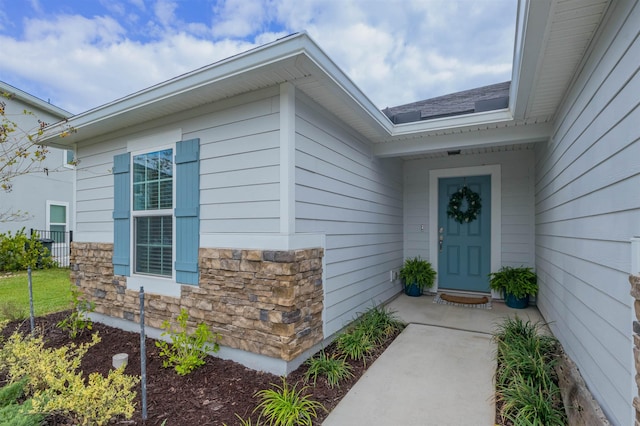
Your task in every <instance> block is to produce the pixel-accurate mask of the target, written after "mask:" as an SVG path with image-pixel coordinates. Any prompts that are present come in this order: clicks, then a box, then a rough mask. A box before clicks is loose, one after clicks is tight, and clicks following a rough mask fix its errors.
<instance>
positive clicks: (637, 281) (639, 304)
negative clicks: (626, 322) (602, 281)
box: [629, 275, 640, 426]
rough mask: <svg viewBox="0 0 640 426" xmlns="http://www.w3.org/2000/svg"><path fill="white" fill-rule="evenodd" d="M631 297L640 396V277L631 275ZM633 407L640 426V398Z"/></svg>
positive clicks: (634, 353)
mask: <svg viewBox="0 0 640 426" xmlns="http://www.w3.org/2000/svg"><path fill="white" fill-rule="evenodd" d="M629 282H630V283H631V296H633V298H634V299H635V302H634V305H633V306H634V309H635V313H636V320H635V321H633V359H634V360H635V365H636V384H637V385H638V393H639V394H640V276H636V275H630V276H629ZM633 406H634V407H635V409H636V422H635V424H636V426H640V398H638V396H636V397H635V398H633Z"/></svg>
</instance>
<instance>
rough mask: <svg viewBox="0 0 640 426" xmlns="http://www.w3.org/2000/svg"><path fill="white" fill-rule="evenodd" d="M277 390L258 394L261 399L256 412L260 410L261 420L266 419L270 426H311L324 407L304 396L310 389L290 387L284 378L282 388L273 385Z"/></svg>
mask: <svg viewBox="0 0 640 426" xmlns="http://www.w3.org/2000/svg"><path fill="white" fill-rule="evenodd" d="M272 385H273V386H274V387H275V389H264V390H261V391H258V392H256V396H257V397H259V398H260V399H261V402H260V404H258V406H257V407H256V410H260V415H259V417H258V421H260V420H259V419H260V418H262V417H265V418H266V419H267V421H268V422H269V424H270V425H275V426H294V425H305V426H311V425H312V424H313V419H315V418H317V417H318V410H319V409H323V410H325V411H326V409H325V408H324V406H323V405H322V404H321V403H319V402H318V401H314V400H312V399H310V398H309V396H307V395H304V392H305V391H306V390H307V389H308V387H306V386H305V387H303V388H302V389H300V390H297V389H296V385H294V386H293V387H290V386H289V385H288V384H287V381H286V379H285V378H282V386H278V385H275V384H272Z"/></svg>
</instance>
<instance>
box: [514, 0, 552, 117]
mask: <svg viewBox="0 0 640 426" xmlns="http://www.w3.org/2000/svg"><path fill="white" fill-rule="evenodd" d="M553 4H554V0H535V1H533V0H520V1H519V2H518V12H517V13H518V14H517V20H516V39H515V44H514V55H513V66H512V71H511V73H512V75H511V88H510V90H509V92H510V93H509V109H510V110H511V111H512V114H513V117H514V118H515V119H517V120H520V119H523V118H524V117H525V116H526V114H527V107H528V106H529V102H530V98H531V93H532V91H533V89H534V86H535V84H536V79H537V75H538V69H539V67H540V64H541V63H542V54H543V49H544V45H545V43H546V40H547V38H548V36H549V34H548V32H549V28H550V23H549V20H550V19H551V18H550V16H551V14H550V12H551V8H552V7H553Z"/></svg>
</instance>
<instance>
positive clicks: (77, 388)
mask: <svg viewBox="0 0 640 426" xmlns="http://www.w3.org/2000/svg"><path fill="white" fill-rule="evenodd" d="M99 341H100V338H99V337H98V335H97V334H94V335H93V338H92V341H91V342H89V343H84V344H81V345H74V344H71V345H69V346H63V347H61V348H57V349H52V348H45V347H44V341H43V339H42V337H40V336H37V337H34V336H30V335H27V336H23V335H21V334H19V333H17V332H15V333H14V334H12V335H11V337H9V339H7V341H6V342H5V343H4V346H3V347H2V348H0V372H2V373H3V374H5V375H6V376H7V378H8V379H9V381H10V382H16V381H22V380H25V383H24V385H23V390H24V392H25V395H26V396H27V397H28V398H30V399H28V400H27V402H28V405H29V407H30V408H28V407H27V403H25V404H21V406H22V407H21V408H20V409H19V410H18V411H19V412H25V413H36V414H43V415H48V414H52V413H60V414H63V415H67V416H70V417H72V418H74V420H75V421H77V422H78V423H79V424H83V425H88V424H90V425H104V424H107V423H108V422H109V421H110V420H111V419H112V418H113V417H115V416H119V415H123V416H124V417H126V418H128V419H130V418H131V416H132V415H133V411H134V407H135V403H134V399H135V395H136V394H135V391H133V390H132V388H133V387H134V386H135V385H136V384H137V383H138V381H139V379H138V378H137V377H135V376H128V375H126V374H124V369H123V368H119V369H117V370H111V371H110V372H109V374H108V376H107V377H104V376H102V375H101V374H99V373H91V374H90V375H89V377H88V379H85V377H84V375H83V373H82V371H80V363H81V361H82V357H83V356H84V355H85V354H86V353H87V351H88V350H89V348H90V347H91V346H93V345H95V344H97V343H98V342H99ZM11 405H12V404H9V406H11ZM11 409H12V410H14V412H16V411H15V410H17V409H18V408H17V407H11ZM0 424H5V423H0ZM10 424H13V423H10ZM16 424H18V423H16ZM24 424H30V423H24ZM36 424H40V423H36ZM74 424H77V423H74Z"/></svg>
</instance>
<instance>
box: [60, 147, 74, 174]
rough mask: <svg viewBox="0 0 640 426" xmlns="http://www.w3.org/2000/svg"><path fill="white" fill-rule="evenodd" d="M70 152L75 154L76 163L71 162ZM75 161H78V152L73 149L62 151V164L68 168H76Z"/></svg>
mask: <svg viewBox="0 0 640 426" xmlns="http://www.w3.org/2000/svg"><path fill="white" fill-rule="evenodd" d="M70 152H71V153H72V154H73V160H72V161H74V163H70V162H69V153H70ZM75 161H76V152H75V151H74V150H73V149H65V150H64V152H63V153H62V165H63V166H64V167H66V168H67V169H75V168H76V165H75Z"/></svg>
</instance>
